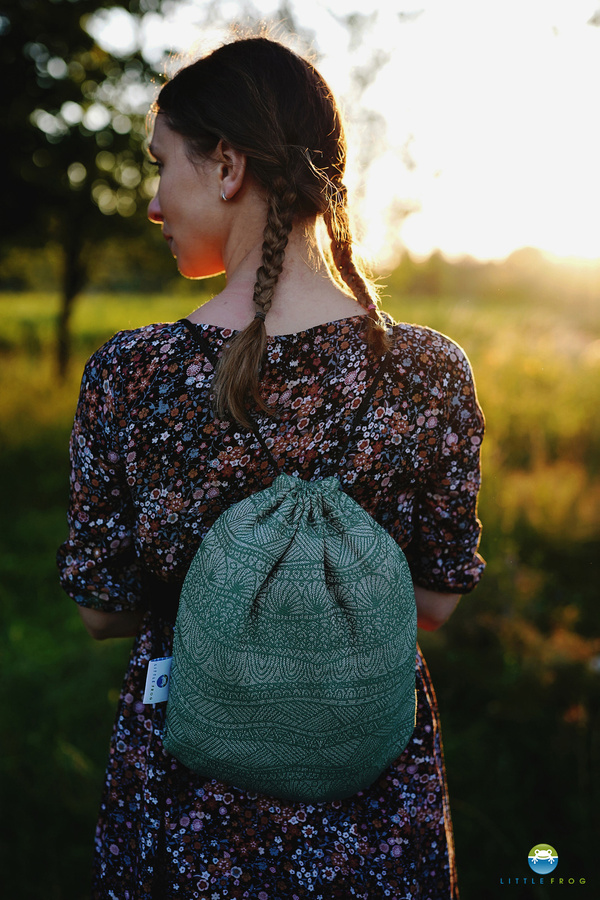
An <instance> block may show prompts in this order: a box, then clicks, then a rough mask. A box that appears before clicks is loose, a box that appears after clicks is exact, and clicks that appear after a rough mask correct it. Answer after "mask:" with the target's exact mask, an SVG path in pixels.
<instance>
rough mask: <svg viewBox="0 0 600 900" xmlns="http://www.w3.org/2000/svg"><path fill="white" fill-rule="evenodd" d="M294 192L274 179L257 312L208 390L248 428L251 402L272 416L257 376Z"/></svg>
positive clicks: (220, 409)
mask: <svg viewBox="0 0 600 900" xmlns="http://www.w3.org/2000/svg"><path fill="white" fill-rule="evenodd" d="M296 196H297V192H296V189H295V188H294V187H293V186H292V185H290V184H289V183H288V182H287V180H286V179H285V178H283V176H280V177H279V178H277V179H275V180H274V182H273V184H272V186H271V192H270V194H269V198H268V210H267V224H266V225H265V230H264V232H263V245H262V264H261V266H260V267H259V269H258V270H257V272H256V282H255V284H254V296H253V300H254V303H255V304H256V306H257V312H256V315H255V317H254V318H253V319H252V321H251V322H250V324H249V325H247V326H246V328H244V329H243V331H240V332H239V333H238V334H236V336H235V337H234V338H233V339H232V340H231V341H230V342H229V344H228V345H227V349H226V350H225V351H224V353H223V356H222V358H221V361H220V363H219V365H218V367H217V372H216V375H215V381H214V386H213V391H214V397H215V411H216V413H217V415H218V416H220V417H221V418H227V417H230V418H233V419H234V420H235V421H237V422H239V423H240V424H242V425H245V426H249V424H250V423H249V421H248V416H247V413H246V407H247V403H248V399H249V397H251V398H252V399H253V400H254V401H255V402H256V404H257V406H258V407H259V409H261V410H263V411H264V412H271V413H272V412H273V410H272V409H271V408H270V407H269V406H267V404H266V403H265V401H264V400H263V398H262V397H261V394H260V372H261V369H262V366H263V362H264V357H265V352H266V349H267V329H266V326H265V315H266V314H267V313H268V311H269V309H270V308H271V304H272V302H273V294H274V292H275V286H276V284H277V281H278V279H279V276H280V274H281V270H282V268H283V260H284V257H285V250H286V247H287V244H288V239H289V235H290V232H291V230H292V225H293V222H294V206H295V203H296Z"/></svg>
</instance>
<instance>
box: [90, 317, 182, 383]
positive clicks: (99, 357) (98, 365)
mask: <svg viewBox="0 0 600 900" xmlns="http://www.w3.org/2000/svg"><path fill="white" fill-rule="evenodd" d="M182 330H183V328H182V326H181V324H180V323H179V322H155V323H153V324H151V325H144V326H142V327H141V328H133V329H128V330H123V331H117V332H116V334H113V336H112V337H111V338H109V339H108V340H107V341H106V342H105V343H104V344H102V346H101V347H99V348H98V349H97V350H96V351H95V352H94V353H93V354H92V356H91V357H90V358H89V360H88V361H87V363H86V371H87V372H89V373H91V372H95V371H99V372H103V373H104V376H103V377H105V378H106V377H109V376H110V374H111V372H114V371H120V372H123V371H126V370H127V369H128V368H129V367H130V366H136V365H141V364H143V365H148V364H151V363H152V361H153V360H154V361H155V360H158V359H162V358H163V357H165V356H168V355H169V354H170V353H172V352H173V350H174V348H175V346H176V345H177V343H178V342H179V341H180V340H181V337H182Z"/></svg>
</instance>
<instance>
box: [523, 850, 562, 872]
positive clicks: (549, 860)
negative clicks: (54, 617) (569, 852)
mask: <svg viewBox="0 0 600 900" xmlns="http://www.w3.org/2000/svg"><path fill="white" fill-rule="evenodd" d="M527 861H528V862H529V868H530V869H533V871H534V872H538V873H539V874H540V875H547V874H548V872H553V871H554V870H555V868H556V866H557V865H558V853H557V852H556V850H555V849H554V847H551V846H550V844H536V845H535V847H532V848H531V850H530V851H529V856H528V858H527Z"/></svg>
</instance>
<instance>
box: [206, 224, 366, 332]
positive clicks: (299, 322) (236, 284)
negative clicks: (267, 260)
mask: <svg viewBox="0 0 600 900" xmlns="http://www.w3.org/2000/svg"><path fill="white" fill-rule="evenodd" d="M261 247H262V239H261V241H260V243H259V244H256V245H255V246H253V247H252V248H251V249H250V250H249V251H248V252H246V254H245V255H244V256H243V257H242V258H241V259H239V260H236V261H235V263H234V264H233V265H230V266H229V268H228V271H227V286H226V287H225V289H224V290H223V291H221V293H219V294H217V295H216V296H215V297H213V298H212V299H211V300H209V301H208V302H207V303H205V304H204V305H203V306H201V307H200V308H199V309H197V310H195V312H193V313H192V314H191V315H190V316H188V319H189V320H190V321H192V322H195V323H206V324H210V325H218V326H219V327H221V328H233V329H235V330H241V329H242V328H245V327H246V325H248V324H249V323H250V321H251V320H252V318H253V316H254V314H255V312H256V306H255V305H254V302H253V300H252V297H253V294H254V284H255V282H256V271H257V269H258V267H259V266H260V265H261V260H262V251H261ZM364 313H365V310H364V309H363V308H362V307H361V306H360V305H359V304H358V302H357V301H356V300H355V299H354V298H353V297H352V296H351V295H349V294H347V293H346V292H345V291H343V290H341V288H339V287H338V285H337V284H335V282H334V281H333V278H332V276H331V274H330V272H329V268H328V266H327V263H326V262H325V259H324V258H323V254H322V252H321V250H320V248H319V246H318V241H317V238H316V233H315V227H314V224H312V223H311V224H309V225H306V226H304V227H302V226H296V227H295V228H293V229H292V231H291V233H290V237H289V240H288V245H287V247H286V251H285V258H284V262H283V269H282V272H281V275H280V276H279V279H278V282H277V286H276V288H275V293H274V297H273V303H272V306H271V308H270V310H269V311H268V313H267V317H266V319H265V326H266V329H267V334H272V335H275V334H289V333H294V332H297V331H303V330H305V329H306V328H311V327H313V326H315V325H321V324H324V323H325V322H330V321H334V320H335V319H342V318H347V317H349V316H353V315H363V314H364Z"/></svg>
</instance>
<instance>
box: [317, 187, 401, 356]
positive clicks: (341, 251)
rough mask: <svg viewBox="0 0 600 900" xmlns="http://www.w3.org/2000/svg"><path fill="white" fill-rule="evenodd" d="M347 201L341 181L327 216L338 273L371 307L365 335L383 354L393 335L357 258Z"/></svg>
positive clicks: (326, 221) (366, 305)
mask: <svg viewBox="0 0 600 900" xmlns="http://www.w3.org/2000/svg"><path fill="white" fill-rule="evenodd" d="M346 201H347V190H346V187H345V185H344V184H342V183H341V182H339V183H338V186H337V191H336V192H335V194H334V197H333V198H332V199H331V200H330V203H329V206H328V208H327V210H326V211H325V213H324V216H323V218H324V220H325V224H326V226H327V232H328V234H329V239H330V241H331V254H332V256H333V263H334V266H335V273H336V275H337V276H338V277H339V278H341V280H342V281H343V282H344V284H346V285H347V286H348V287H349V288H350V290H351V291H352V293H353V294H354V296H355V297H356V299H357V301H358V303H360V305H361V306H362V307H363V309H366V310H368V315H367V316H366V319H367V322H366V331H365V337H366V339H367V342H368V344H369V346H370V347H371V348H372V349H373V350H374V351H375V352H376V353H379V354H383V353H385V352H386V351H387V350H388V349H389V346H390V341H389V336H388V332H387V328H386V324H385V320H384V318H383V316H382V315H381V313H380V311H379V308H378V299H379V298H378V297H377V293H376V291H375V289H374V288H373V287H372V286H371V285H369V282H368V279H367V278H366V277H365V276H364V275H363V273H362V272H361V271H360V269H359V268H358V266H357V265H356V262H355V261H354V256H353V253H352V237H351V234H350V222H349V219H348V210H347V206H346Z"/></svg>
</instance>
